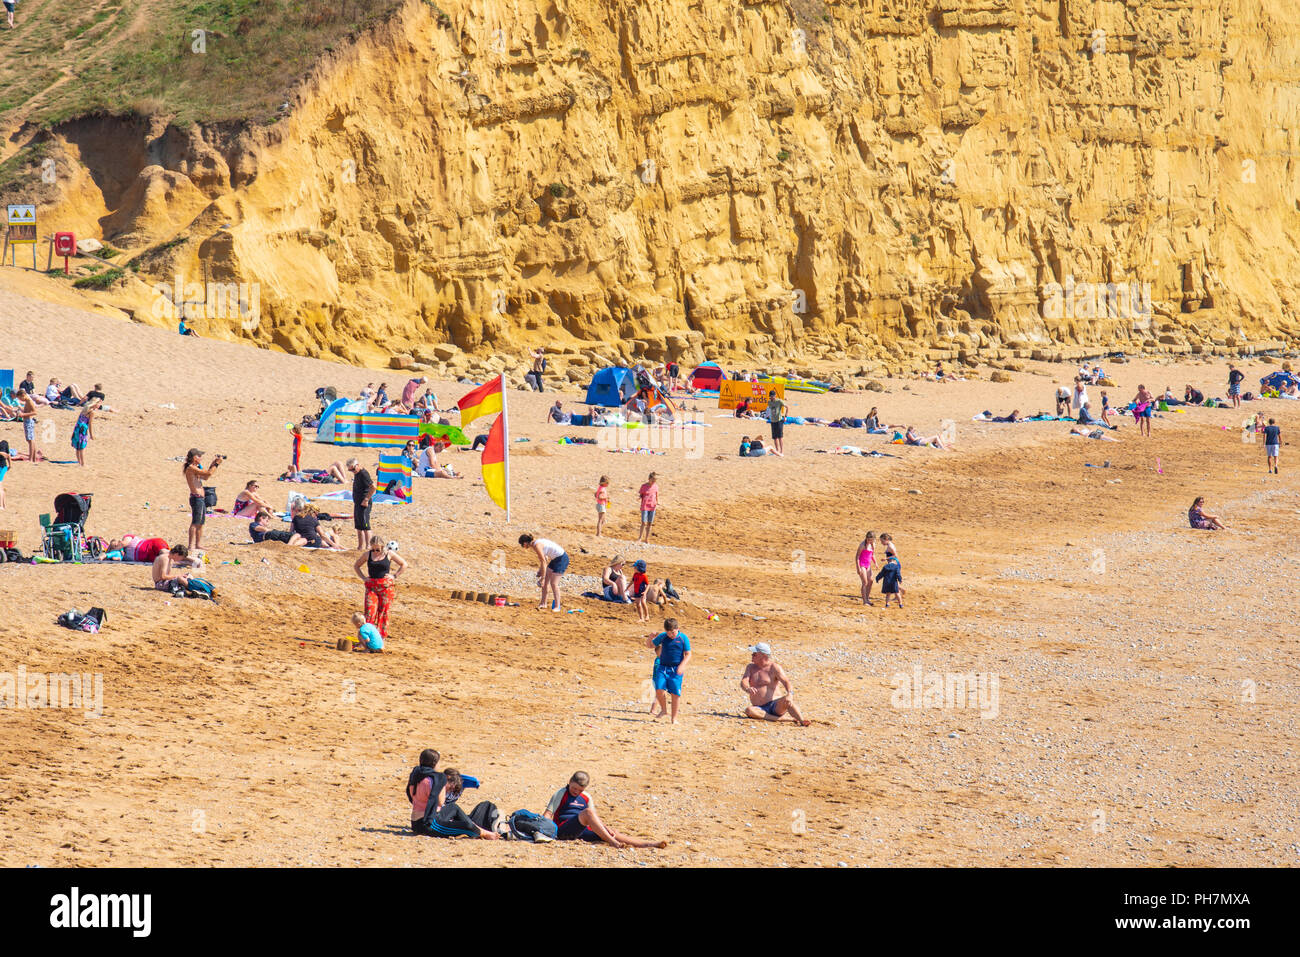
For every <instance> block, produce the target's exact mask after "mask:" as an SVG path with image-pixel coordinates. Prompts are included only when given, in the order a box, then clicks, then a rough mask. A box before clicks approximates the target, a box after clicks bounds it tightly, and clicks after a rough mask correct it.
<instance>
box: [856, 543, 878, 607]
mask: <svg viewBox="0 0 1300 957" xmlns="http://www.w3.org/2000/svg"><path fill="white" fill-rule="evenodd" d="M875 564H876V533H875V532H867V534H866V537H864V538H863V539H862V544H860V545H859V546H858V558H857V569H858V579H859V580H860V581H861V582H862V604H864V605H870V604H871V584H872V582H873V581H874V579H873V578H872V577H871V571H872V569H873V568H874V567H875Z"/></svg>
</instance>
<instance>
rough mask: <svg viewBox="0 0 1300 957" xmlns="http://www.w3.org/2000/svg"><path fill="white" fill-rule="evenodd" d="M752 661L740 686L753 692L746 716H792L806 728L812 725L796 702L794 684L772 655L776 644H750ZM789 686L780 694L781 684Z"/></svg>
mask: <svg viewBox="0 0 1300 957" xmlns="http://www.w3.org/2000/svg"><path fill="white" fill-rule="evenodd" d="M749 651H750V663H749V664H748V665H747V666H746V667H745V673H744V675H742V676H741V679H740V688H741V690H742V691H744V692H745V694H747V695H749V707H748V708H746V709H745V717H747V718H756V719H758V720H759V721H780V720H781V718H782V717H784V716H785V715H787V714H788V715H789V716H790V717H791V718H792V719H793V720H794V721H795V722H796V723H798V724H800V725H802V726H803V727H805V728H806V727H808V725H810V724H812V722H811V721H809V720H808V719H807V718H805V717H804V716H803V715H802V714H800V713H799V709H798V707H796V706H795V703H794V687H793V686H792V685H791V684H790V679H789V678H787V677H786V675H785V670H784V669H783V668H782V667H781V666H780V665H778V664H777V663H776V662H775V661H774V660H773V658H772V647H771V645H769V644H767V643H766V642H761V641H760V642H759V643H758V644H756V645H750V647H749ZM778 686H780V687H781V688H783V689H785V694H784V695H782V696H781V697H779V698H778V697H776V690H777V687H778Z"/></svg>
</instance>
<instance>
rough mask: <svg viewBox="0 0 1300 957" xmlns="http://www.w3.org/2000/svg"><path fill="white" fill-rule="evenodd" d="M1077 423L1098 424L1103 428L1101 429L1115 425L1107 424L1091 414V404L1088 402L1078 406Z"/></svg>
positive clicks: (1111, 427)
mask: <svg viewBox="0 0 1300 957" xmlns="http://www.w3.org/2000/svg"><path fill="white" fill-rule="evenodd" d="M1078 424H1079V425H1092V426H1100V427H1101V428H1103V429H1113V428H1116V426H1113V425H1111V424H1109V423H1108V422H1105V421H1104V420H1102V419H1099V418H1097V417H1096V416H1095V415H1093V414H1092V408H1091V404H1090V403H1088V402H1085V403H1084V404H1083V405H1082V406H1080V407H1079V419H1078Z"/></svg>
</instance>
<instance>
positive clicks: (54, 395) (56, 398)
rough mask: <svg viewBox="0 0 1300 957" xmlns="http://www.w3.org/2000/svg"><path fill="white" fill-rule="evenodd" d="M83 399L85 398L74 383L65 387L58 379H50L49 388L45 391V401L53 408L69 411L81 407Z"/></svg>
mask: <svg viewBox="0 0 1300 957" xmlns="http://www.w3.org/2000/svg"><path fill="white" fill-rule="evenodd" d="M85 399H86V396H85V395H84V394H83V393H82V391H81V389H80V388H79V387H78V386H77V385H76V383H73V384H71V385H68V386H66V387H65V386H64V385H63V381H62V380H61V379H59V378H58V377H55V378H53V379H51V380H50V384H49V386H48V387H47V388H46V389H45V401H46V402H47V403H49V405H50V406H51V407H53V408H68V409H70V408H72V407H74V406H78V405H81V403H82V402H84V401H85Z"/></svg>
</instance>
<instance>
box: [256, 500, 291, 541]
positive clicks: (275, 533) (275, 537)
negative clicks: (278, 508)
mask: <svg viewBox="0 0 1300 957" xmlns="http://www.w3.org/2000/svg"><path fill="white" fill-rule="evenodd" d="M272 517H273V516H272V513H271V510H270V509H267V508H259V509H258V510H257V514H256V515H255V516H254V517H253V520H252V521H251V522H249V523H248V536H249V538H251V539H252V540H253V541H254V542H280V543H282V544H284V545H288V544H289V541H290V540H291V539H292V538H293V534H292V533H291V532H289V531H287V530H286V529H283V528H275V527H274V526H273V525H272V524H271V519H272Z"/></svg>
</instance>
